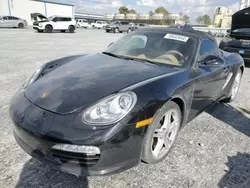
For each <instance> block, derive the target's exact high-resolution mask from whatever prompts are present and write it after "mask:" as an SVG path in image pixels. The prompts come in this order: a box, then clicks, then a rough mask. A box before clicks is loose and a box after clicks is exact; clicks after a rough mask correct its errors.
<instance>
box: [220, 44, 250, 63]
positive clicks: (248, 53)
mask: <svg viewBox="0 0 250 188" xmlns="http://www.w3.org/2000/svg"><path fill="white" fill-rule="evenodd" d="M223 50H225V51H227V52H230V53H238V54H239V55H240V56H241V57H242V58H243V59H244V61H245V62H249V61H250V49H246V48H236V47H225V48H224V49H223ZM240 51H241V52H244V53H240Z"/></svg>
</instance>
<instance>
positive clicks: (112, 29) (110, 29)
mask: <svg viewBox="0 0 250 188" xmlns="http://www.w3.org/2000/svg"><path fill="white" fill-rule="evenodd" d="M105 30H106V31H109V32H110V31H111V32H114V30H115V28H113V27H106V28H105Z"/></svg>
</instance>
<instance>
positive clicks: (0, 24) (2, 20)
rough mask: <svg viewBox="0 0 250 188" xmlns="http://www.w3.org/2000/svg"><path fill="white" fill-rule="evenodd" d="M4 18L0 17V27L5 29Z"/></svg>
mask: <svg viewBox="0 0 250 188" xmlns="http://www.w3.org/2000/svg"><path fill="white" fill-rule="evenodd" d="M4 25H5V22H4V17H0V27H5V26H4Z"/></svg>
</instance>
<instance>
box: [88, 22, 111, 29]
mask: <svg viewBox="0 0 250 188" xmlns="http://www.w3.org/2000/svg"><path fill="white" fill-rule="evenodd" d="M107 25H108V23H107V22H105V21H96V22H95V23H91V27H92V28H98V29H101V28H105V27H106V26H107Z"/></svg>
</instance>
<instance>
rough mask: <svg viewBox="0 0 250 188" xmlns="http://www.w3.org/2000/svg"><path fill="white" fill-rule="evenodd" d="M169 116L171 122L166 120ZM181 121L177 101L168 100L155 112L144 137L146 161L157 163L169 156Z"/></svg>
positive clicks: (143, 156)
mask: <svg viewBox="0 0 250 188" xmlns="http://www.w3.org/2000/svg"><path fill="white" fill-rule="evenodd" d="M167 116H168V117H170V118H168V120H169V121H168V122H170V123H167V122H166V121H167V120H166V119H165V118H166V117H167ZM172 120H174V121H172ZM171 122H172V123H171ZM181 122H182V113H181V110H180V107H179V106H178V105H177V104H176V103H175V102H172V101H169V102H167V103H166V104H164V105H163V106H162V107H161V108H160V109H159V110H158V111H157V112H156V113H155V115H154V117H153V121H152V123H151V124H150V126H149V127H148V130H147V133H146V135H145V138H144V143H143V149H142V160H143V161H144V162H146V163H148V164H156V163H158V162H160V161H162V160H163V159H164V158H165V157H166V156H167V154H168V153H169V151H170V150H171V148H172V147H173V145H174V143H175V141H176V138H177V135H178V133H179V130H180V127H181ZM164 123H165V124H164ZM170 131H171V132H170ZM166 145H168V147H166ZM159 146H161V147H159ZM157 148H158V149H157ZM159 148H161V149H159ZM157 153H158V154H157Z"/></svg>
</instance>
